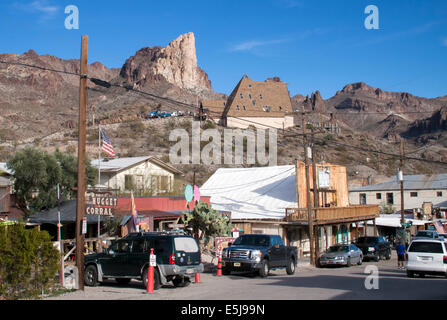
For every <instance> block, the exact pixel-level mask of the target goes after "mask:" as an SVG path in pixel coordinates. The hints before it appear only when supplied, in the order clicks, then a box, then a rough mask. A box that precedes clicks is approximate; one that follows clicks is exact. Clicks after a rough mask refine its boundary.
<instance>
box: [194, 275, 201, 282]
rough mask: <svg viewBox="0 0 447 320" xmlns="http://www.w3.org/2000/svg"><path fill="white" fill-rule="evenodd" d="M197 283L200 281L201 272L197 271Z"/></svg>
mask: <svg viewBox="0 0 447 320" xmlns="http://www.w3.org/2000/svg"><path fill="white" fill-rule="evenodd" d="M195 281H196V283H200V273H196V279H195Z"/></svg>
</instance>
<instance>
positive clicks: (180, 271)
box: [84, 232, 203, 290]
mask: <svg viewBox="0 0 447 320" xmlns="http://www.w3.org/2000/svg"><path fill="white" fill-rule="evenodd" d="M151 248H153V249H154V254H155V255H156V263H157V266H156V267H155V270H154V289H155V290H156V289H158V288H159V287H160V286H161V285H165V284H167V283H168V282H169V281H172V283H173V284H174V286H176V287H179V286H187V285H188V284H189V283H190V279H189V277H191V276H194V275H195V274H196V273H200V272H203V264H202V263H201V262H200V248H199V245H198V244H197V241H196V240H195V239H194V238H193V237H190V236H187V235H185V234H183V233H169V232H142V233H131V234H129V235H127V236H126V237H125V238H122V239H120V240H117V241H115V242H114V243H112V245H111V246H110V247H109V248H108V249H106V250H105V252H103V253H95V254H90V255H87V256H85V259H84V267H85V269H84V283H85V284H86V285H87V286H96V285H97V284H98V283H101V282H103V281H104V280H105V279H108V278H115V280H116V281H117V282H118V283H122V284H125V283H129V282H130V280H131V279H138V280H142V281H143V285H144V287H146V286H147V276H148V267H149V254H150V249H151Z"/></svg>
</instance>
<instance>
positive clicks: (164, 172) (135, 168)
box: [92, 156, 182, 195]
mask: <svg viewBox="0 0 447 320" xmlns="http://www.w3.org/2000/svg"><path fill="white" fill-rule="evenodd" d="M92 165H93V167H95V168H96V169H99V171H100V177H101V179H100V183H99V184H100V185H103V186H106V187H108V188H110V189H115V190H119V192H123V193H127V192H130V191H134V192H137V193H144V194H151V195H158V194H163V193H167V192H172V191H173V189H174V179H175V175H181V174H182V172H181V171H179V170H177V169H176V168H174V167H173V166H171V165H170V164H167V163H165V162H163V161H161V160H160V159H158V158H156V157H152V156H145V157H132V158H118V159H111V160H107V159H103V160H100V161H98V160H93V161H92Z"/></svg>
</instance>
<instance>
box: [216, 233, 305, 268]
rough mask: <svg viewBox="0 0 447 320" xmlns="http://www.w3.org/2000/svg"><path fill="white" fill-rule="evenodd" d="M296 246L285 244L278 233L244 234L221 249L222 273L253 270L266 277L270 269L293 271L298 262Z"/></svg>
mask: <svg viewBox="0 0 447 320" xmlns="http://www.w3.org/2000/svg"><path fill="white" fill-rule="evenodd" d="M297 253H298V249H297V247H288V246H285V245H284V243H283V241H282V239H281V237H280V236H278V235H267V234H244V235H241V236H240V237H239V238H237V239H236V240H235V241H234V242H233V244H232V245H231V246H230V247H228V248H225V249H224V250H223V251H222V273H223V274H224V275H228V274H230V273H231V272H232V271H254V272H258V273H259V275H260V276H261V277H267V276H268V274H269V271H270V270H272V269H281V268H285V269H286V271H287V274H289V275H292V274H294V273H295V269H296V265H297V263H298V254H297Z"/></svg>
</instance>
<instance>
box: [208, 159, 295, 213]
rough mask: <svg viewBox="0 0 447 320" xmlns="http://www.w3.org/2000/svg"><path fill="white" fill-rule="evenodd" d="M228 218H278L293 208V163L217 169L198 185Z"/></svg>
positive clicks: (215, 207)
mask: <svg viewBox="0 0 447 320" xmlns="http://www.w3.org/2000/svg"><path fill="white" fill-rule="evenodd" d="M200 193H201V194H202V195H204V196H210V197H211V205H212V206H213V208H214V209H216V210H220V211H230V212H231V218H232V219H282V218H284V217H285V208H296V207H297V201H296V176H295V166H293V165H292V166H290V165H289V166H272V167H256V168H221V169H218V170H217V171H216V172H215V173H214V174H213V175H212V176H211V177H210V178H209V179H208V181H206V182H205V184H203V186H202V187H201V188H200Z"/></svg>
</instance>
